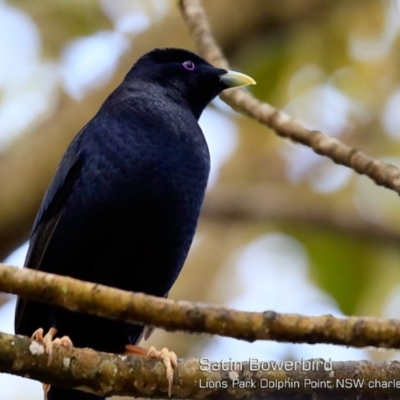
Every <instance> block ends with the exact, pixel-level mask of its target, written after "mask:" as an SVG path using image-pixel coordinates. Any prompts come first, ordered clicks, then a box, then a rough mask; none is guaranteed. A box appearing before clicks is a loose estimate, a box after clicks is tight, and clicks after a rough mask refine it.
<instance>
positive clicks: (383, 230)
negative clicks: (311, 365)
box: [0, 0, 400, 399]
mask: <svg viewBox="0 0 400 400" xmlns="http://www.w3.org/2000/svg"><path fill="white" fill-rule="evenodd" d="M204 6H205V8H206V10H207V12H208V14H209V18H210V22H211V24H212V26H213V30H214V33H215V36H216V38H217V40H218V42H219V43H220V45H221V46H222V48H223V50H224V52H225V54H226V55H227V57H228V58H229V60H230V62H231V65H232V67H233V68H234V69H238V70H241V71H244V72H246V73H247V74H249V75H251V76H253V77H254V78H255V79H256V81H257V83H258V84H257V86H255V87H252V88H251V91H252V92H253V93H254V94H255V95H256V96H257V97H259V98H260V99H262V100H264V101H266V102H269V103H270V104H272V105H274V106H276V107H278V108H281V109H283V110H285V111H286V112H287V113H288V114H290V115H291V116H294V117H297V118H299V119H300V120H302V121H303V122H304V124H306V125H307V126H308V127H311V128H315V129H318V130H322V131H324V132H325V133H327V134H330V135H332V136H335V137H338V138H340V139H341V140H343V141H344V142H345V143H347V144H349V145H351V146H355V147H357V148H360V149H362V150H363V151H365V152H366V153H367V154H369V155H372V156H374V157H376V158H380V159H383V160H385V161H388V162H390V163H392V164H395V165H398V166H400V69H399V67H398V66H399V63H400V60H399V59H400V38H399V33H400V11H399V3H398V2H397V1H394V0H391V1H384V0H363V1H360V0H358V1H357V0H356V1H352V2H348V1H345V0H337V1H335V2H321V1H319V0H303V1H301V2H296V1H290V0H284V1H280V2H268V1H264V0H241V1H232V0H219V1H217V2H216V1H213V0H205V1H204ZM167 46H174V47H184V48H189V49H192V50H195V49H194V48H193V43H192V41H191V38H190V37H189V35H188V33H187V31H186V28H185V26H184V23H183V22H182V19H181V17H180V15H179V10H178V7H177V4H176V1H172V0H85V1H84V2H82V1H77V0H40V1H39V0H30V1H29V2H26V1H21V0H8V1H4V0H3V1H2V2H0V59H1V60H2V61H1V63H0V64H1V65H0V182H1V184H0V185H1V186H0V187H1V190H0V255H1V258H2V259H3V260H6V261H7V262H9V263H13V264H14V265H16V264H18V265H22V264H23V257H24V251H26V245H25V246H24V247H23V248H22V249H20V250H19V251H17V252H16V253H13V255H12V257H10V258H8V257H9V255H10V254H11V253H12V252H13V251H14V250H15V249H17V248H18V247H19V246H21V245H22V244H23V243H24V242H25V241H26V240H27V239H28V237H29V230H30V227H31V225H32V222H33V218H34V216H35V213H36V211H37V209H38V206H39V204H40V201H41V198H42V196H43V193H44V191H45V189H46V187H47V185H48V184H49V181H50V179H51V177H52V175H53V173H54V170H55V167H56V165H57V164H58V161H59V160H60V157H61V155H62V153H63V152H64V150H65V148H66V147H67V145H68V144H69V142H70V141H71V139H72V138H73V137H74V135H75V134H76V133H77V132H78V131H79V130H80V128H81V127H82V126H83V125H84V124H85V123H86V122H87V121H88V120H89V119H90V118H91V117H92V116H93V115H94V113H95V112H96V110H97V109H98V107H99V105H100V104H101V103H102V101H103V100H104V99H105V97H106V96H107V95H108V94H109V93H110V92H111V91H112V89H113V88H114V87H115V86H117V85H118V83H119V82H120V81H121V79H122V77H123V76H124V75H125V73H126V72H127V71H128V70H129V68H130V66H131V65H132V64H133V62H134V61H135V60H136V59H137V58H138V57H139V56H140V55H141V54H143V53H144V52H146V51H149V50H151V49H152V48H154V47H167ZM202 126H203V129H204V131H205V133H206V136H207V140H208V141H209V145H210V148H211V154H212V157H213V158H212V161H213V166H214V170H213V176H212V180H211V185H210V189H209V191H208V193H207V198H206V202H205V205H204V209H203V213H202V216H201V220H200V223H199V228H198V233H197V236H196V239H195V242H194V245H193V247H192V250H191V252H190V255H189V258H188V260H187V262H186V265H185V268H184V270H183V271H182V274H181V275H180V277H179V279H178V281H177V283H176V285H175V286H174V288H173V290H172V291H171V293H170V297H171V298H177V299H186V300H193V301H202V302H211V303H217V304H223V305H227V306H232V307H237V308H241V309H246V310H267V309H273V310H275V311H280V312H298V313H303V314H312V315H319V314H322V313H333V314H336V315H344V314H345V315H373V316H383V317H399V316H400V312H399V307H398V306H399V304H400V268H399V261H400V246H399V238H400V228H399V219H400V201H399V199H398V196H397V195H396V194H395V193H393V192H390V191H388V190H386V189H383V188H380V187H377V186H375V184H374V183H373V182H371V181H370V180H368V179H367V178H365V177H360V176H358V175H357V174H355V173H354V172H352V171H350V170H348V169H346V168H345V167H342V166H337V165H335V164H333V163H332V162H331V161H330V160H329V159H325V158H323V157H320V156H318V155H316V154H314V153H312V152H311V150H309V149H308V148H305V147H303V146H301V145H299V144H293V143H290V142H288V141H286V140H284V139H281V138H279V137H277V136H276V135H275V134H274V133H273V132H272V131H269V130H268V129H267V128H265V127H264V126H261V125H258V124H257V123H256V122H254V121H252V120H249V119H247V118H245V117H241V116H238V115H237V114H235V113H233V112H232V111H230V110H229V109H228V108H227V107H226V106H224V105H223V104H222V103H221V102H220V101H216V102H215V103H213V104H212V105H211V107H210V110H208V111H207V112H206V113H205V114H204V116H203V118H202ZM155 250H156V249H155ZM129 267H130V266H127V268H129ZM0 302H1V304H2V305H3V306H2V307H1V308H0V329H1V330H3V331H12V312H13V307H14V306H13V299H12V297H11V296H5V295H3V296H2V297H0ZM149 342H151V343H149V344H145V345H146V346H147V345H150V344H154V345H156V346H158V347H159V346H161V345H163V346H164V345H166V346H168V347H170V348H173V349H174V350H175V351H176V352H177V353H178V355H179V356H182V357H186V356H201V355H203V356H208V357H210V358H225V359H228V358H232V359H243V358H246V357H248V356H249V355H256V356H258V357H259V358H263V359H268V358H275V359H276V358H281V359H284V358H299V357H325V358H329V357H332V359H335V357H336V359H356V358H371V359H382V360H383V359H390V358H393V357H396V354H395V353H394V352H390V351H385V352H379V353H378V352H373V351H368V352H367V351H363V350H360V351H358V352H356V351H354V350H353V351H352V350H349V352H345V351H344V350H343V349H339V348H337V347H333V346H294V345H286V344H282V345H276V344H273V343H263V344H257V343H256V344H254V345H247V344H243V343H240V342H235V341H230V340H225V341H224V340H222V339H221V338H209V337H203V336H191V335H186V334H179V333H174V334H167V333H165V332H163V331H161V330H157V331H156V333H155V334H154V335H153V337H152V338H151V339H150V340H149ZM342 350H343V351H342ZM1 379H4V384H3V383H2V385H1V387H2V388H5V389H4V390H6V392H7V393H6V395H5V396H3V395H2V398H3V399H14V398H16V399H17V398H24V397H21V396H20V395H19V393H20V392H18V390H20V391H21V390H24V391H26V386H23V385H18V388H17V386H16V384H15V383H12V384H9V385H8V386H7V383H9V382H15V381H13V380H12V379H11V377H10V376H5V375H4V376H2V377H1ZM2 382H3V381H2ZM24 382H26V381H24ZM35 385H36V386H35V388H37V393H38V398H40V397H39V396H41V394H40V385H38V384H37V383H35ZM8 388H9V389H8ZM2 390H3V389H2ZM35 390H36V389H35ZM35 393H36V392H35ZM7 396H8V397H7Z"/></svg>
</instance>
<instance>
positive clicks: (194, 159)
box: [15, 48, 254, 400]
mask: <svg viewBox="0 0 400 400" xmlns="http://www.w3.org/2000/svg"><path fill="white" fill-rule="evenodd" d="M252 83H254V81H253V79H251V78H250V77H248V76H246V75H244V74H240V73H237V72H233V71H227V70H224V69H221V68H215V67H213V66H212V65H211V64H209V63H208V62H206V61H205V60H203V59H202V58H200V57H199V56H197V55H196V54H194V53H192V52H189V51H186V50H181V49H174V48H167V49H156V50H153V51H151V52H149V53H147V54H145V55H144V56H142V57H141V58H140V59H139V60H138V61H137V62H136V64H135V65H134V66H133V67H132V69H131V70H130V71H129V72H128V74H127V75H126V77H125V79H124V80H123V82H122V83H121V84H120V86H118V87H117V88H116V89H115V90H114V92H113V93H111V94H110V95H109V97H108V98H107V99H106V101H105V102H104V103H103V105H102V106H101V107H100V110H99V111H98V113H97V114H96V115H95V116H94V117H93V119H92V120H91V121H90V122H89V123H88V124H87V125H86V126H85V127H84V128H83V129H82V130H81V131H80V132H79V133H78V135H77V136H76V137H75V138H74V140H73V141H72V143H71V144H70V146H69V147H68V149H67V151H66V152H65V154H64V156H63V158H62V160H61V162H60V165H59V166H58V169H57V171H56V173H55V176H54V178H53V180H52V182H51V184H50V186H49V188H48V190H47V192H46V194H45V196H44V198H43V201H42V204H41V206H40V209H39V211H38V214H37V216H36V219H35V222H34V225H33V229H32V233H31V237H30V244H29V250H28V255H27V257H26V261H25V267H26V268H31V269H37V270H40V271H45V272H51V273H55V274H59V275H66V276H71V277H74V278H78V279H82V280H85V281H89V282H96V283H101V284H104V285H108V286H113V287H116V288H120V289H124V290H129V291H133V292H144V293H148V294H152V295H155V296H167V294H168V292H169V290H170V289H171V286H172V285H173V283H174V282H175V280H176V278H177V277H178V275H179V272H180V270H181V268H182V265H183V263H184V261H185V259H186V256H187V254H188V251H189V247H190V245H191V243H192V240H193V236H194V233H195V230H196V225H197V220H198V218H199V213H200V208H201V204H202V202H203V197H204V192H205V189H206V184H207V179H208V173H209V167H210V159H209V152H208V148H207V144H206V142H205V139H204V136H203V133H202V131H201V129H200V127H199V125H198V123H197V121H198V119H199V117H200V115H201V113H202V111H203V110H204V108H205V107H206V106H207V104H208V103H209V102H210V101H211V100H212V99H213V98H214V97H215V96H217V95H218V94H219V93H220V92H221V91H222V90H224V89H227V88H230V87H235V86H244V85H248V84H252ZM215 134H218V132H215ZM15 331H16V333H18V334H22V335H29V336H31V335H32V334H34V337H35V338H36V340H44V343H45V344H46V346H47V350H48V351H51V346H52V345H53V340H56V341H57V342H58V343H60V341H61V343H63V344H66V345H68V344H70V343H71V342H72V343H73V345H74V346H77V347H91V348H93V349H96V350H99V351H105V352H112V353H122V352H124V351H125V346H126V345H127V344H131V345H135V344H137V343H138V342H139V340H140V339H141V338H142V336H143V335H145V336H147V335H146V333H147V332H149V330H146V328H143V327H142V326H140V325H132V324H128V323H124V322H120V321H115V320H109V319H105V318H100V317H95V316H90V315H86V314H80V313H77V312H72V311H68V310H66V309H63V308H59V307H56V306H53V305H49V304H44V303H39V302H35V301H31V300H24V299H21V298H20V299H19V300H18V304H17V308H16V314H15ZM57 339H58V340H57ZM60 339H61V340H60ZM167 375H168V376H169V381H170V390H171V383H172V378H173V376H172V375H171V374H168V373H167ZM47 395H48V398H49V400H94V399H96V400H100V399H103V397H101V396H97V395H95V394H91V393H86V392H83V391H78V390H72V389H66V388H62V387H58V386H51V387H50V390H49V391H48V394H47Z"/></svg>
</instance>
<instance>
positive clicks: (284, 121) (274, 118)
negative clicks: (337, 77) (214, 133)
mask: <svg viewBox="0 0 400 400" xmlns="http://www.w3.org/2000/svg"><path fill="white" fill-rule="evenodd" d="M179 4H180V8H181V12H182V16H183V19H184V20H185V22H186V24H187V26H188V29H189V32H190V34H191V35H192V37H193V40H194V41H195V43H196V47H197V49H198V51H199V53H200V54H201V55H202V56H203V57H205V58H206V59H207V60H209V61H210V62H211V63H213V64H214V65H216V66H219V67H221V68H229V64H228V61H227V60H226V58H225V57H224V55H223V53H222V51H221V49H220V47H219V46H218V44H217V43H216V41H215V39H214V37H213V35H212V33H211V27H210V25H209V23H208V20H207V15H206V13H205V11H204V9H203V7H202V5H201V1H200V0H180V2H179ZM220 97H221V99H222V100H223V101H225V102H226V103H227V104H229V105H230V106H231V107H232V108H233V109H234V110H235V111H237V112H240V113H242V114H245V115H247V116H249V117H251V118H254V119H256V120H257V121H258V122H260V123H261V124H264V125H266V126H268V127H269V128H271V129H273V130H274V131H275V132H276V134H277V135H279V136H282V137H284V138H287V139H291V140H293V141H294V142H297V143H301V144H304V145H305V146H308V147H310V148H311V149H313V150H314V152H315V153H317V154H320V155H323V156H326V157H329V158H330V159H331V160H332V161H334V162H335V163H337V164H341V165H345V166H347V167H349V168H351V169H353V170H354V171H355V172H357V173H359V174H361V175H366V176H368V177H369V178H371V179H372V180H373V181H374V182H375V183H376V184H377V185H380V186H384V187H386V188H388V189H392V190H394V191H395V192H396V193H398V194H400V170H399V169H398V168H396V167H395V166H394V165H391V164H386V163H384V162H383V161H380V160H378V159H375V158H373V157H370V156H368V155H367V154H365V153H364V152H362V151H361V150H358V149H356V148H353V147H351V146H348V145H346V144H344V143H343V142H341V141H340V140H339V139H336V138H332V137H330V136H329V135H326V134H324V133H322V132H320V131H314V130H310V129H307V128H305V127H304V126H303V125H302V124H301V123H300V122H299V121H298V120H296V119H295V118H291V117H290V116H288V115H287V114H285V113H284V112H283V111H280V110H278V109H276V108H274V107H272V106H271V105H269V104H267V103H263V102H261V101H259V100H257V99H256V98H255V97H253V96H252V95H251V94H250V93H248V92H246V91H244V90H242V89H231V90H229V91H225V92H224V93H222V94H221V95H220Z"/></svg>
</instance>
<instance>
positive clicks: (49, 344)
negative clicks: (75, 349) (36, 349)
mask: <svg viewBox="0 0 400 400" xmlns="http://www.w3.org/2000/svg"><path fill="white" fill-rule="evenodd" d="M56 334H57V329H56V328H50V329H49V331H48V332H47V333H46V334H45V335H44V336H43V328H39V329H36V331H35V332H33V334H32V339H33V340H36V341H37V342H39V343H43V345H44V347H45V349H46V353H47V354H48V355H49V359H48V361H47V364H48V365H50V364H51V361H52V359H53V347H54V345H60V346H64V347H72V346H73V345H72V341H71V339H70V338H69V337H68V336H63V337H61V338H55V339H54V336H55V335H56Z"/></svg>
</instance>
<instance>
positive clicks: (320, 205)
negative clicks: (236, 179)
mask: <svg viewBox="0 0 400 400" xmlns="http://www.w3.org/2000/svg"><path fill="white" fill-rule="evenodd" d="M293 198H296V201H295V202H294V201H293ZM260 199H261V200H260ZM202 217H203V218H204V217H206V218H211V219H213V220H217V219H220V220H241V219H245V220H246V219H247V220H257V221H260V220H262V219H264V220H266V221H267V222H268V223H271V222H275V221H278V222H285V221H291V222H300V223H301V224H302V226H310V225H311V226H317V227H321V228H323V229H332V230H333V229H336V230H338V231H340V232H343V233H347V234H348V235H356V236H357V237H363V238H364V239H366V240H370V241H375V242H376V241H381V242H384V243H389V242H393V243H394V244H395V245H396V246H397V245H398V243H399V242H400V230H399V229H397V228H395V227H391V226H388V225H383V224H374V223H372V222H370V221H368V220H366V219H365V218H363V217H362V216H361V215H360V214H359V213H358V212H357V210H356V208H355V206H354V204H353V203H351V202H350V201H349V202H337V201H336V202H335V200H334V199H327V198H326V196H325V197H324V196H323V195H320V194H318V193H315V192H311V191H310V192H309V193H307V195H301V194H299V190H298V188H296V187H288V186H286V185H280V184H276V183H267V184H254V185H218V187H216V188H214V189H213V190H212V191H210V192H209V193H207V195H206V198H205V201H204V204H203V207H202Z"/></svg>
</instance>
